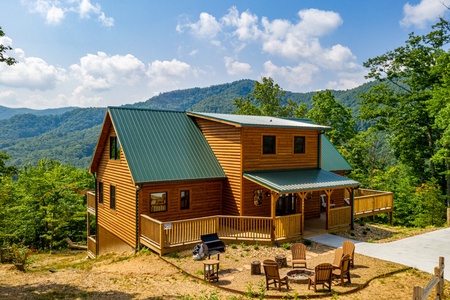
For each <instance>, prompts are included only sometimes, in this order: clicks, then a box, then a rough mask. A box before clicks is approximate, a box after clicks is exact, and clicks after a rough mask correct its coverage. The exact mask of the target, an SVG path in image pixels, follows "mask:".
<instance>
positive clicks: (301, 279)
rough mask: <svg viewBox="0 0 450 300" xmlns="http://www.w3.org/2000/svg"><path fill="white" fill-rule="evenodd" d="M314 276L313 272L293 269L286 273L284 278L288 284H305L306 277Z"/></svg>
mask: <svg viewBox="0 0 450 300" xmlns="http://www.w3.org/2000/svg"><path fill="white" fill-rule="evenodd" d="M313 275H314V270H310V269H294V270H291V271H288V272H287V273H286V276H287V277H288V280H289V282H294V283H307V282H308V277H310V276H313Z"/></svg>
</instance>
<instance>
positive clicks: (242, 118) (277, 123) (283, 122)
mask: <svg viewBox="0 0 450 300" xmlns="http://www.w3.org/2000/svg"><path fill="white" fill-rule="evenodd" d="M188 114H189V115H191V116H195V117H199V118H204V119H209V120H214V121H218V122H222V123H227V124H230V125H234V126H236V127H273V128H298V129H305V130H328V129H330V127H329V126H322V125H317V124H314V123H312V122H304V120H303V119H291V118H278V117H269V116H249V115H233V114H217V113H200V112H188Z"/></svg>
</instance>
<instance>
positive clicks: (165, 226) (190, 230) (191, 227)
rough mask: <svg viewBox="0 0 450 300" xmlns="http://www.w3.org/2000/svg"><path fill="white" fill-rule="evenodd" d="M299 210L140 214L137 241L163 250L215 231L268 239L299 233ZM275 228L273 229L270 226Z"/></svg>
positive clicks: (236, 237) (246, 238)
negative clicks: (165, 216)
mask: <svg viewBox="0 0 450 300" xmlns="http://www.w3.org/2000/svg"><path fill="white" fill-rule="evenodd" d="M301 217H302V215H301V214H296V215H290V216H283V217H276V218H275V221H274V222H273V221H272V219H271V218H268V217H240V216H212V217H204V218H198V219H189V220H180V221H172V222H160V221H158V220H155V219H152V218H150V217H149V216H147V215H141V239H140V240H141V243H142V244H144V245H146V246H147V247H150V248H151V249H153V250H155V251H157V252H159V253H165V252H167V251H166V250H164V249H165V248H172V247H180V246H183V245H190V244H194V243H198V242H199V241H200V240H201V239H200V237H201V235H203V234H208V233H217V234H218V235H219V237H220V238H221V239H224V240H236V241H244V242H245V241H260V242H271V241H272V235H273V237H274V239H275V240H281V239H288V238H294V237H299V236H300V235H301V233H302V231H301V230H302V228H301ZM273 228H274V229H275V230H274V231H273V230H272V229H273Z"/></svg>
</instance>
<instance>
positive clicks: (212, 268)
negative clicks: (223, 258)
mask: <svg viewBox="0 0 450 300" xmlns="http://www.w3.org/2000/svg"><path fill="white" fill-rule="evenodd" d="M219 263H220V261H219V260H216V259H208V260H204V261H203V275H204V278H205V280H206V281H209V282H217V281H219Z"/></svg>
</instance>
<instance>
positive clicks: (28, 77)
mask: <svg viewBox="0 0 450 300" xmlns="http://www.w3.org/2000/svg"><path fill="white" fill-rule="evenodd" d="M0 42H1V43H2V44H4V45H8V46H12V40H11V39H10V38H8V37H3V38H1V40H0ZM10 52H11V53H12V55H11V56H12V57H14V58H15V59H16V61H17V62H18V63H17V64H15V65H13V66H8V65H6V64H0V85H4V86H9V87H16V88H24V89H29V90H41V91H43V90H48V89H52V88H54V87H55V85H56V83H57V82H59V81H63V80H64V78H65V70H64V69H62V68H58V67H55V66H52V65H50V64H48V63H47V62H46V61H44V60H43V59H41V58H39V57H27V56H26V55H25V52H24V51H23V50H22V49H20V48H15V49H14V50H12V51H10Z"/></svg>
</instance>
